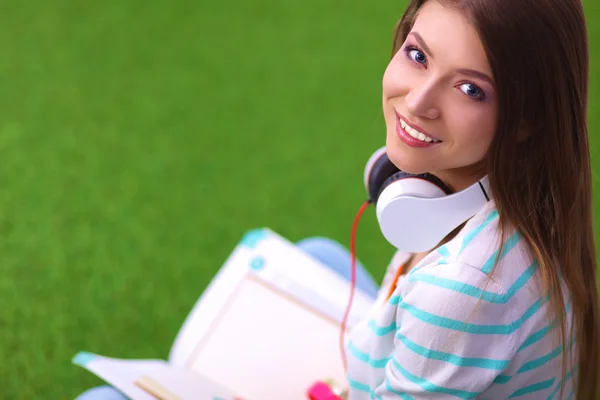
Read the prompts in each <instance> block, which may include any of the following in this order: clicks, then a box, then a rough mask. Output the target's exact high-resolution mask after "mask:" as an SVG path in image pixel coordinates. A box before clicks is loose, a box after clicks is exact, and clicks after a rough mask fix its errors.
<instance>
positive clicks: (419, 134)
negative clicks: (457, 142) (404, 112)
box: [400, 119, 437, 143]
mask: <svg viewBox="0 0 600 400" xmlns="http://www.w3.org/2000/svg"><path fill="white" fill-rule="evenodd" d="M400 126H401V127H402V129H404V130H405V131H406V133H408V134H409V135H410V136H412V137H414V138H415V139H418V140H420V141H422V142H426V143H430V142H437V141H436V140H433V139H432V138H430V137H429V136H426V135H425V134H424V133H423V132H419V131H418V130H416V129H413V128H411V127H410V126H408V125H406V122H404V120H403V119H401V120H400Z"/></svg>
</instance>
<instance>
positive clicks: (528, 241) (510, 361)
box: [79, 0, 600, 400]
mask: <svg viewBox="0 0 600 400" xmlns="http://www.w3.org/2000/svg"><path fill="white" fill-rule="evenodd" d="M587 96H588V49H587V34H586V27H585V19H584V15H583V9H582V5H581V2H580V1H579V0H412V1H411V2H410V4H409V6H408V8H407V10H406V12H405V14H404V16H403V17H402V18H401V20H400V22H399V24H398V25H397V28H396V34H395V40H394V45H393V52H392V59H391V61H390V63H389V65H388V67H387V69H386V71H385V74H384V76H383V114H384V117H385V122H386V126H387V133H386V152H387V156H388V157H389V159H390V160H391V162H393V164H395V166H397V167H398V168H399V169H400V170H403V171H405V172H408V173H424V172H428V173H431V174H433V175H435V176H437V177H438V178H439V179H440V180H441V181H442V182H443V183H444V184H445V185H446V186H447V187H448V188H450V189H451V190H452V191H454V192H460V191H462V190H464V189H465V188H467V187H469V186H471V185H472V184H474V183H476V182H477V181H478V180H480V179H481V178H482V177H485V176H487V178H488V179H489V183H490V189H491V195H492V196H491V199H490V201H488V202H487V204H486V205H485V206H484V207H482V208H481V210H479V211H478V212H477V213H476V214H475V215H474V216H473V217H472V218H470V219H469V220H467V221H466V222H465V223H464V224H462V225H460V226H459V227H458V228H457V229H455V230H454V231H453V232H452V233H451V234H450V235H448V236H447V237H446V238H445V239H444V240H442V241H441V242H440V243H439V245H438V246H435V247H434V248H432V249H430V250H429V251H426V252H423V253H413V254H406V253H397V254H396V256H395V257H394V259H393V261H392V263H391V265H390V268H389V269H388V272H387V274H386V278H385V279H384V281H383V284H382V286H381V287H380V288H378V287H377V286H376V285H375V284H374V283H373V282H372V280H371V278H370V277H369V275H368V274H367V273H366V272H365V271H364V270H363V269H361V270H360V271H359V273H358V281H359V282H358V286H359V287H361V288H362V289H364V290H366V291H367V292H369V293H371V294H373V296H377V297H378V302H377V304H378V305H377V306H376V307H375V308H374V309H373V310H372V313H371V314H370V315H369V317H368V318H367V319H365V321H364V323H361V324H359V325H357V326H356V327H354V328H353V330H352V332H351V333H350V334H349V335H348V339H349V341H348V346H347V354H348V387H349V398H350V399H351V400H359V399H419V400H420V399H456V398H458V399H461V398H464V399H474V398H479V399H509V398H516V399H571V398H575V399H593V398H595V396H596V395H597V394H598V387H599V385H598V380H599V377H600V369H599V363H600V361H599V360H600V346H599V343H598V342H599V338H600V316H599V315H598V292H597V280H596V279H597V278H596V255H595V250H594V242H593V234H592V203H591V168H590V157H589V147H588V135H587V119H586V113H587ZM299 245H300V246H301V247H302V248H304V249H305V250H306V251H308V252H310V253H311V254H313V255H314V256H315V257H317V258H320V259H321V260H322V261H323V262H324V263H326V264H327V265H329V266H331V267H332V268H334V269H336V270H338V271H339V272H340V273H341V274H343V275H345V276H349V266H350V262H349V256H348V254H347V252H346V250H345V249H344V248H343V247H341V246H340V245H338V244H336V243H335V242H332V241H330V240H328V239H320V238H312V239H308V240H305V241H302V242H301V243H300V244H299ZM400 265H401V266H402V267H401V268H400V267H399V266H400ZM119 398H122V397H121V396H120V395H119V394H118V392H116V391H114V390H113V389H111V388H108V387H105V388H97V389H92V390H91V391H88V392H86V393H85V394H83V395H81V396H80V397H79V399H80V400H82V399H86V400H90V399H119Z"/></svg>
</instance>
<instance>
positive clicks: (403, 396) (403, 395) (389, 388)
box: [385, 377, 415, 400]
mask: <svg viewBox="0 0 600 400" xmlns="http://www.w3.org/2000/svg"><path fill="white" fill-rule="evenodd" d="M385 390H387V391H388V392H390V393H394V394H395V395H397V396H400V398H401V399H402V400H415V398H414V397H412V396H409V395H407V394H406V393H401V392H399V391H397V390H396V389H394V388H393V387H392V385H390V381H389V380H388V378H387V377H386V378H385Z"/></svg>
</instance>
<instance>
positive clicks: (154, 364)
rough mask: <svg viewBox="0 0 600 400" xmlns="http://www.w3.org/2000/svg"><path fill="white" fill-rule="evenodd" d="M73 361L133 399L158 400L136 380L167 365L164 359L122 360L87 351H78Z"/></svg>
mask: <svg viewBox="0 0 600 400" xmlns="http://www.w3.org/2000/svg"><path fill="white" fill-rule="evenodd" d="M73 363H75V364H77V365H79V366H81V367H83V368H85V369H87V370H88V371H90V372H92V373H94V374H95V375H96V376H98V377H100V378H102V379H103V380H104V381H106V383H108V384H110V385H111V386H113V387H115V388H117V389H118V390H119V391H121V392H122V393H123V394H125V395H126V396H128V397H129V398H131V399H133V400H156V398H155V397H154V396H152V395H150V394H148V393H147V392H146V391H145V390H143V389H141V388H139V387H137V386H136V385H135V383H134V382H135V381H136V380H137V379H138V378H140V377H141V376H142V375H144V374H147V373H151V372H153V371H156V370H160V369H162V368H165V367H166V366H167V363H166V362H165V361H162V360H122V359H116V358H110V357H103V356H100V355H97V354H92V353H87V352H81V353H78V354H77V355H76V356H75V357H74V358H73Z"/></svg>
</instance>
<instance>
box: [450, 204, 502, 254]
mask: <svg viewBox="0 0 600 400" xmlns="http://www.w3.org/2000/svg"><path fill="white" fill-rule="evenodd" d="M496 217H498V210H494V211H492V212H491V213H490V215H488V216H487V218H486V219H485V220H484V221H483V222H482V223H481V224H480V225H479V226H478V227H477V228H475V229H473V230H472V231H471V232H469V233H467V234H466V235H465V237H464V238H463V242H462V245H461V247H460V251H459V252H458V253H459V254H460V253H462V252H463V250H464V249H465V248H466V247H467V246H468V245H469V243H471V240H473V239H474V238H475V237H476V236H477V235H479V234H480V233H481V231H482V230H483V229H484V228H485V227H486V226H488V224H489V223H490V222H492V221H493V220H494V219H496Z"/></svg>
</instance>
